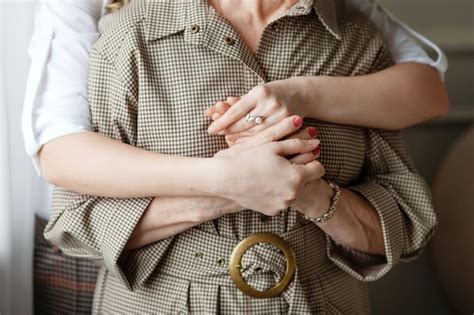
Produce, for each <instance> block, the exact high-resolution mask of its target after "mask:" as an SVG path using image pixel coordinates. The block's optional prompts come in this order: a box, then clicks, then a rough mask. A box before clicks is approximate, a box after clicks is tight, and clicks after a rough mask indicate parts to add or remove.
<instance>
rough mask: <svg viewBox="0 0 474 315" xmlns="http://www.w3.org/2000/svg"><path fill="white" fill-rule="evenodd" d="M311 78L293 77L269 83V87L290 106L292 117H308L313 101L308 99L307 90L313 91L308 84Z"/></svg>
mask: <svg viewBox="0 0 474 315" xmlns="http://www.w3.org/2000/svg"><path fill="white" fill-rule="evenodd" d="M308 78H309V77H291V78H288V79H283V80H277V81H272V82H269V83H267V86H268V87H269V88H270V89H272V90H273V91H275V94H276V95H280V97H281V98H282V99H283V101H284V102H285V103H286V104H287V105H288V106H290V107H291V108H290V113H291V115H299V116H301V117H307V116H308V109H309V107H311V103H310V102H312V100H310V99H308V97H307V92H306V90H307V89H308V88H310V89H313V87H311V85H310V84H308V80H309V79H308Z"/></svg>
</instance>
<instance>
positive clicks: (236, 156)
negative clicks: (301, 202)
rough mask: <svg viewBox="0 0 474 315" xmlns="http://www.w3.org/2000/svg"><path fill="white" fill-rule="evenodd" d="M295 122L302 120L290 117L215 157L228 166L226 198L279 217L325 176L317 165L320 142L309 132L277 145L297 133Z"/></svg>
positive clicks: (322, 169)
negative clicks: (301, 192)
mask: <svg viewBox="0 0 474 315" xmlns="http://www.w3.org/2000/svg"><path fill="white" fill-rule="evenodd" d="M295 120H301V117H297V116H293V117H288V118H286V119H284V120H283V121H281V122H280V123H279V124H277V125H275V126H272V127H271V128H268V129H267V130H268V131H267V132H265V133H263V132H262V133H261V134H257V135H255V136H253V137H252V138H251V139H247V141H244V142H242V143H240V144H237V145H234V146H233V147H231V148H229V149H227V150H222V151H220V152H218V153H217V154H216V155H215V157H216V158H223V159H225V160H226V163H227V174H225V175H226V178H227V179H228V180H226V181H225V186H226V187H224V193H223V197H225V198H228V199H231V200H234V201H235V202H237V203H238V204H240V205H242V206H244V207H246V208H248V209H253V210H256V211H259V212H262V213H264V214H266V215H276V214H278V213H279V212H280V211H281V210H283V209H286V208H288V207H289V206H291V204H292V203H293V202H294V201H295V200H296V199H297V197H298V194H299V192H300V191H301V189H303V187H304V186H305V185H306V184H307V183H308V182H310V181H312V180H315V179H319V178H321V177H322V176H323V175H324V167H323V166H322V165H321V163H319V162H318V161H316V158H317V156H318V155H319V150H318V147H319V140H317V139H311V138H312V137H311V136H310V134H309V132H308V130H306V129H305V130H302V131H300V132H297V133H296V134H294V135H293V138H291V139H286V140H281V141H278V140H279V139H281V138H283V137H285V136H287V135H291V134H293V133H294V132H295V129H297V128H298V127H295V126H296V125H295V124H294V121H295ZM299 127H301V125H299ZM304 133H306V135H304ZM297 134H299V136H300V138H297V137H296V135H297ZM287 157H291V158H290V159H287Z"/></svg>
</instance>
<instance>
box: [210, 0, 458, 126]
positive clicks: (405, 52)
mask: <svg viewBox="0 0 474 315" xmlns="http://www.w3.org/2000/svg"><path fill="white" fill-rule="evenodd" d="M345 2H346V4H347V6H348V7H350V8H351V9H353V10H359V11H361V12H363V13H364V14H366V15H367V17H369V18H370V19H371V20H372V21H373V22H374V23H375V24H376V26H377V27H378V28H379V30H380V32H381V34H382V36H383V39H384V41H385V43H386V46H387V48H388V50H389V51H390V53H391V55H392V57H393V59H394V61H395V62H396V63H397V64H396V65H395V66H393V67H391V68H389V69H387V70H383V71H380V72H379V73H377V74H376V75H371V76H358V77H351V78H347V77H344V78H338V77H305V78H294V79H293V78H292V79H289V80H281V81H277V82H272V83H270V84H268V89H267V90H266V91H264V92H265V93H263V94H267V96H268V97H265V95H259V94H262V93H254V96H255V97H254V98H253V99H252V98H250V99H248V100H247V102H245V103H246V104H244V106H242V105H243V104H242V103H241V104H239V107H240V109H241V112H242V113H245V114H246V113H247V112H249V111H250V110H253V109H254V110H255V111H256V112H258V111H259V109H256V105H257V103H258V102H261V103H264V102H267V100H268V99H270V101H271V99H272V98H273V99H277V100H278V101H279V102H282V103H283V104H281V105H284V106H283V107H285V108H286V109H285V110H282V111H281V113H279V115H280V116H284V114H285V113H284V112H285V111H286V112H289V113H291V114H300V115H304V116H308V117H315V118H318V119H321V120H326V121H330V122H335V123H341V124H349V125H360V126H366V127H373V128H380V129H402V128H406V127H409V126H412V125H414V124H417V123H420V122H423V121H426V120H429V119H432V118H436V117H439V116H441V115H443V114H445V113H446V112H447V111H448V103H449V102H448V97H447V92H446V88H445V86H444V83H443V81H444V76H445V72H446V71H447V67H448V64H447V58H446V56H445V54H444V53H443V51H442V50H441V49H440V48H439V47H437V46H436V45H435V44H433V43H432V42H431V41H429V40H428V39H427V38H425V37H423V36H422V35H420V34H418V33H417V32H415V31H414V30H412V29H411V28H410V27H408V26H407V25H406V24H404V23H403V22H401V21H400V20H398V19H397V18H396V17H395V16H393V15H392V14H391V13H390V12H388V11H387V10H385V9H384V8H383V7H382V6H380V5H379V4H377V3H376V2H375V1H374V0H345ZM415 38H416V39H418V40H420V41H421V42H423V43H424V44H425V45H427V46H429V47H430V48H431V49H432V50H433V51H434V52H435V53H436V54H437V58H436V60H432V59H431V58H430V57H429V56H428V55H427V53H426V52H425V51H424V50H423V49H422V48H421V46H419V45H418V44H417V43H416V41H415ZM301 104H310V106H306V107H307V108H303V107H304V106H301ZM266 105H267V106H268V103H267V104H266ZM308 107H309V108H308ZM228 108H229V104H225V102H224V104H223V103H222V102H221V103H218V104H217V105H216V106H214V107H213V108H211V109H210V110H209V111H208V112H207V115H208V116H209V117H212V119H213V120H217V119H219V118H220V117H221V116H222V115H223V114H224V113H225V112H226V111H227V109H228ZM276 111H278V110H276ZM276 114H277V115H278V113H276ZM212 115H215V116H214V117H213V116H212ZM239 118H241V115H240V113H239V114H237V113H234V114H232V116H229V115H226V117H225V118H224V119H223V120H220V121H219V123H217V124H215V125H213V127H215V128H216V129H218V130H221V129H223V128H225V127H227V126H230V125H231V124H232V123H233V122H235V121H237V120H238V119H239ZM262 127H263V126H262ZM257 130H258V128H257ZM227 131H228V133H235V132H239V131H243V129H242V128H239V127H238V126H232V127H229V128H228V130H227ZM211 132H213V130H212V129H211Z"/></svg>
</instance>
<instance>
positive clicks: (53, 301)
mask: <svg viewBox="0 0 474 315" xmlns="http://www.w3.org/2000/svg"><path fill="white" fill-rule="evenodd" d="M46 223H47V221H46V220H44V219H41V218H39V217H36V222H35V254H34V311H35V314H39V315H48V314H91V313H92V299H93V297H94V291H95V283H96V281H97V273H98V271H99V265H98V264H97V263H96V262H93V261H91V260H89V259H84V258H76V257H71V256H66V255H64V254H63V253H62V252H61V251H60V250H59V249H58V248H57V247H56V246H53V245H51V244H50V243H49V242H47V241H46V240H45V239H44V236H43V231H44V228H45V227H46Z"/></svg>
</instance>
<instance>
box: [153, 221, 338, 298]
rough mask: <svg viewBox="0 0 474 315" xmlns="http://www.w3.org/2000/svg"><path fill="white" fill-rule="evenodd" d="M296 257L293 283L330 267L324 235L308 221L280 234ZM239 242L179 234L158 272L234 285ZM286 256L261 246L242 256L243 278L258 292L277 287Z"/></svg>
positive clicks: (193, 233)
mask: <svg viewBox="0 0 474 315" xmlns="http://www.w3.org/2000/svg"><path fill="white" fill-rule="evenodd" d="M277 235H278V236H280V237H282V238H283V239H284V240H285V241H286V242H287V243H288V244H289V245H290V246H291V248H292V249H293V251H294V253H295V256H296V274H297V275H298V277H295V280H294V281H297V278H299V277H301V275H304V277H313V276H317V274H319V273H322V272H324V271H325V270H326V269H327V268H328V267H331V266H332V264H331V263H330V261H329V259H328V258H327V253H326V237H325V234H324V233H323V232H322V231H321V230H320V229H319V228H318V227H317V226H316V225H315V224H314V223H311V222H308V223H307V224H304V225H301V226H300V227H298V228H296V229H293V230H291V231H288V232H286V233H281V234H277ZM240 241H241V240H239V239H233V238H228V237H223V236H220V235H218V234H215V233H211V232H208V231H205V230H203V229H200V228H199V227H195V228H192V229H190V230H187V231H186V232H183V233H181V234H179V235H178V236H177V237H176V238H175V240H174V242H173V245H172V246H171V248H170V249H169V251H168V252H167V254H166V256H165V258H164V260H163V261H162V262H161V265H160V267H159V269H158V270H157V272H160V273H164V274H168V275H171V276H174V277H178V278H183V279H187V280H190V281H197V282H201V283H207V284H214V285H223V286H234V283H233V282H232V280H231V278H230V274H229V259H230V257H231V254H232V251H233V250H234V248H235V246H236V245H237V244H238V243H239V242H240ZM285 268H286V259H285V256H284V254H283V253H282V252H281V251H280V250H279V249H278V248H277V247H276V246H275V245H272V244H271V243H258V244H255V245H254V246H252V247H250V248H249V249H248V250H247V251H246V253H245V254H244V255H243V257H242V261H241V274H242V278H243V279H245V280H246V282H247V283H248V284H249V285H251V286H252V287H254V288H256V289H258V290H267V289H269V288H270V287H272V286H274V285H275V284H276V283H277V282H278V281H280V279H281V278H282V277H283V276H284V274H285Z"/></svg>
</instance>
